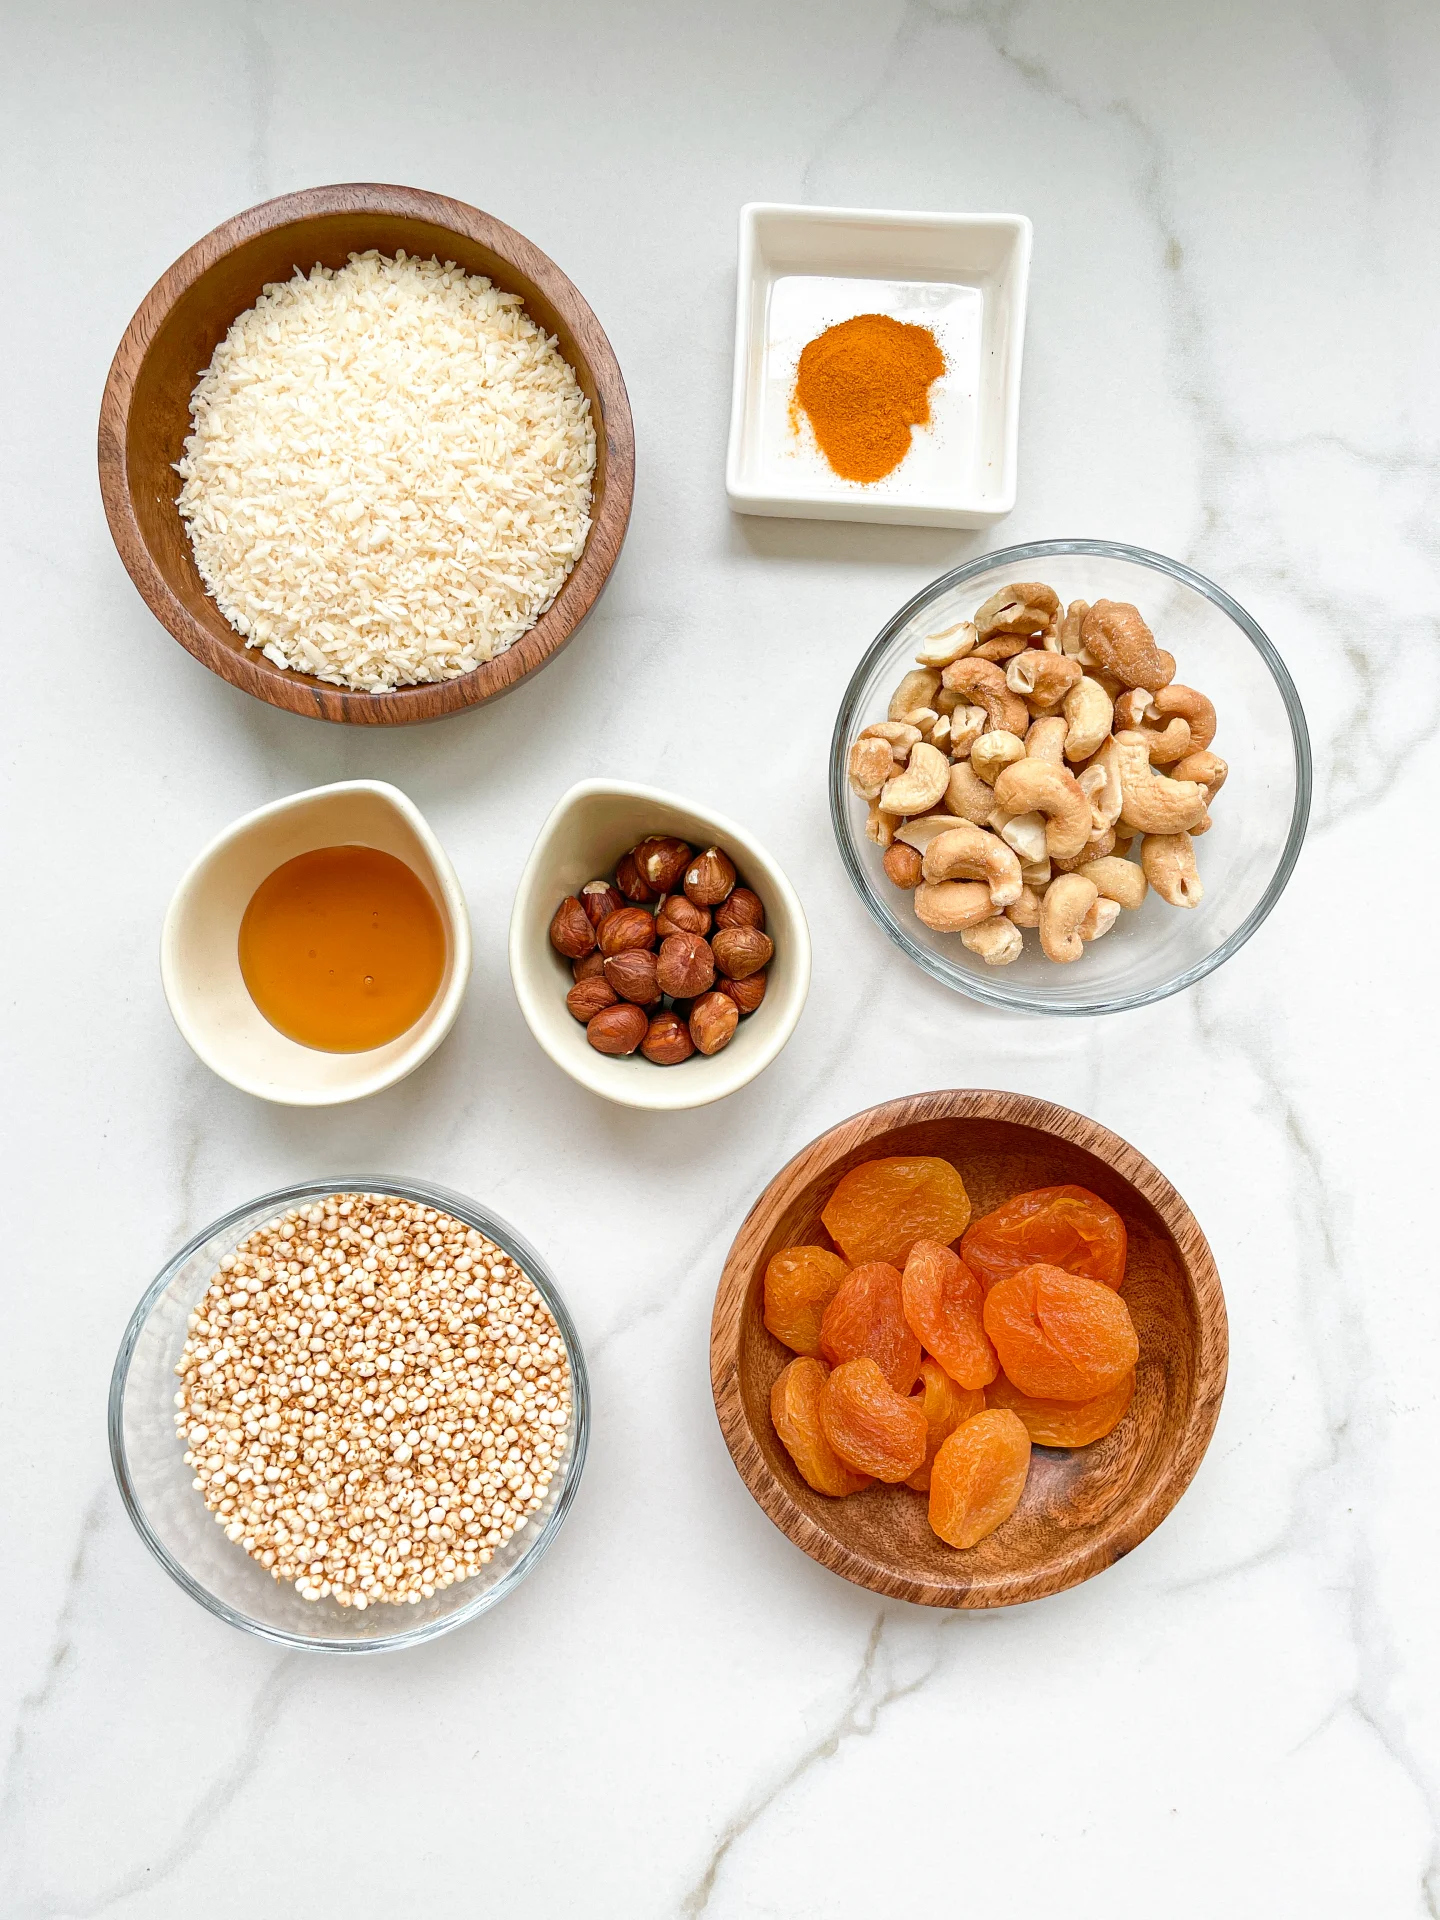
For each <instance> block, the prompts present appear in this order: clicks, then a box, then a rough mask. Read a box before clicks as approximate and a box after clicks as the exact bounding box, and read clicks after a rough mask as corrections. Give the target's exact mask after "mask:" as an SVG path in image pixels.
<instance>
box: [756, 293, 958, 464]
mask: <svg viewBox="0 0 1440 1920" xmlns="http://www.w3.org/2000/svg"><path fill="white" fill-rule="evenodd" d="M944 371H945V356H944V355H943V354H942V353H941V351H940V349H939V347H938V346H937V345H936V343H935V336H934V334H933V333H931V331H930V329H929V328H928V327H916V326H912V325H910V324H909V323H908V322H907V321H904V320H893V319H891V317H890V316H889V315H888V314H884V313H860V314H857V315H856V316H855V318H854V319H853V320H841V321H840V322H839V323H838V324H837V325H835V326H833V327H827V328H826V329H825V331H824V333H822V334H818V335H817V336H816V338H815V339H813V340H812V341H810V343H809V344H808V345H807V346H806V348H805V350H804V352H803V353H802V354H801V355H800V365H799V368H798V370H797V372H796V376H795V397H794V401H793V402H792V404H791V417H792V419H793V418H794V408H795V406H796V405H798V406H800V407H803V408H804V410H805V414H806V417H807V418H808V419H809V422H810V425H811V427H812V428H813V429H814V432H815V438H816V440H817V441H818V442H819V446H820V451H821V452H822V453H823V454H824V456H825V458H826V460H827V461H828V462H829V463H830V466H831V468H832V469H833V471H834V472H835V473H837V474H838V475H839V476H840V478H841V479H842V480H858V481H860V482H861V483H862V484H869V483H870V482H872V481H875V480H883V479H884V478H885V475H886V474H887V473H893V472H894V471H895V469H896V467H898V466H899V464H900V462H901V461H902V460H903V459H904V458H905V456H906V454H907V453H908V452H909V451H910V429H911V427H912V426H921V427H923V426H928V425H929V421H930V386H931V383H932V382H933V381H935V380H938V379H939V378H940V375H941V374H942V373H943V372H944Z"/></svg>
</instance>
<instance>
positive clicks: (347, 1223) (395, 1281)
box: [109, 1178, 590, 1653]
mask: <svg viewBox="0 0 1440 1920" xmlns="http://www.w3.org/2000/svg"><path fill="white" fill-rule="evenodd" d="M589 1427H590V1401H589V1387H588V1383H587V1378H586V1372H585V1361H584V1357H583V1355H582V1353H581V1349H580V1343H579V1340H578V1338H577V1336H576V1332H575V1327H574V1324H573V1322H572V1321H571V1319H570V1315H569V1313H568V1311H567V1310H566V1307H565V1303H564V1301H563V1300H562V1299H561V1297H560V1295H559V1293H558V1291H557V1290H556V1287H555V1283H554V1281H553V1280H552V1278H551V1277H550V1274H549V1273H548V1271H547V1270H546V1268H545V1265H544V1263H543V1261H542V1260H541V1259H540V1257H539V1255H538V1254H537V1253H536V1252H535V1251H534V1249H533V1248H532V1247H530V1246H528V1245H527V1244H526V1242H525V1241H524V1240H523V1239H521V1237H520V1236H519V1234H517V1233H516V1232H515V1230H514V1229H513V1228H512V1227H510V1226H508V1225H507V1224H506V1223H505V1222H504V1221H503V1220H501V1219H499V1218H497V1217H496V1216H495V1215H494V1214H491V1213H489V1212H488V1211H487V1210H486V1209H484V1208H482V1207H478V1206H476V1205H475V1203H474V1202H473V1201H470V1200H467V1199H464V1198H463V1197H462V1196H461V1195H459V1194H455V1193H450V1192H447V1191H445V1190H444V1189H443V1188H439V1187H431V1186H428V1185H420V1184H418V1183H417V1182H415V1181H412V1180H399V1179H373V1178H367V1179H358V1180H328V1181H312V1182H308V1183H307V1184H305V1185H303V1186H295V1187H287V1188H284V1189H282V1190H281V1191H279V1192H276V1193H267V1194H263V1195H261V1196H260V1198H259V1199H257V1200H252V1201H249V1202H248V1203H247V1204H246V1205H244V1206H242V1207H237V1208H235V1210H234V1211H233V1212H231V1213H227V1214H226V1215H225V1216H224V1217H223V1218H222V1219H219V1220H216V1221H215V1222H214V1223H213V1224H212V1225H210V1226H208V1227H206V1228H205V1229H204V1231H203V1232H201V1233H198V1234H196V1235H195V1237H194V1238H193V1239H192V1240H190V1241H189V1242H188V1243H187V1244H186V1245H185V1246H183V1247H182V1248H181V1249H180V1251H179V1252H178V1253H177V1254H176V1255H175V1256H174V1258H173V1259H172V1260H171V1261H169V1262H168V1264H167V1265H166V1266H165V1267H164V1269H163V1270H162V1271H161V1272H160V1273H159V1274H158V1275H157V1276H156V1278H155V1280H154V1281H153V1282H152V1284H151V1285H150V1287H149V1289H148V1290H147V1292H146V1294H145V1297H144V1298H143V1299H142V1300H141V1302H140V1304H139V1306H138V1307H137V1308H136V1309H135V1312H134V1314H133V1315H132V1316H131V1319H130V1324H129V1326H128V1327H127V1328H126V1330H125V1337H124V1339H123V1341H122V1342H121V1345H120V1352H119V1354H118V1356H117V1358H116V1361H115V1370H114V1373H113V1376H112V1378H111V1385H110V1408H109V1431H110V1455H111V1460H112V1463H113V1465H114V1468H115V1476H116V1479H117V1481H118V1482H119V1487H120V1493H121V1497H122V1499H123V1500H124V1502H125V1506H126V1509H127V1511H128V1512H129V1514H130V1517H131V1519H132V1520H133V1521H134V1522H135V1525H136V1527H137V1528H138V1530H139V1532H140V1535H141V1538H142V1539H143V1540H144V1541H145V1543H146V1545H147V1546H148V1547H149V1548H150V1550H151V1552H152V1553H153V1554H154V1555H155V1557H156V1559H157V1560H159V1562H160V1564H161V1566H163V1567H164V1569H165V1571H166V1572H167V1573H168V1574H169V1575H170V1576H171V1578H172V1579H173V1580H175V1581H176V1582H177V1583H178V1584H179V1585H180V1586H182V1587H183V1588H184V1589H185V1591H186V1592H187V1593H188V1594H190V1595H191V1596H192V1597H193V1598H194V1599H196V1600H198V1601H199V1602H200V1604H201V1605H202V1606H204V1607H207V1608H208V1609H209V1610H210V1611H211V1612H212V1613H215V1614H218V1615H219V1617H220V1618H221V1619H222V1620H228V1621H229V1622H230V1624H231V1625H232V1626H236V1627H240V1628H243V1629H244V1630H245V1631H247V1632H250V1633H255V1634H259V1635H260V1636H261V1637H262V1638H263V1639H267V1640H273V1641H277V1642H279V1643H281V1644H282V1645H285V1646H293V1647H304V1648H309V1649H313V1650H316V1651H319V1652H326V1653H382V1652H387V1651H389V1650H391V1649H393V1648H397V1647H406V1646H414V1645H417V1644H418V1643H419V1642H421V1641H424V1640H432V1639H434V1638H435V1637H436V1636H437V1635H439V1634H442V1633H448V1632H449V1631H450V1630H451V1629H452V1628H454V1627H458V1626H461V1625H463V1624H464V1622H466V1621H467V1620H472V1619H474V1617H475V1616H476V1615H477V1614H480V1613H483V1612H484V1611H485V1610H486V1608H488V1607H492V1606H494V1605H495V1603H496V1602H497V1601H498V1600H501V1599H503V1598H504V1596H505V1595H506V1594H507V1593H509V1592H510V1591H511V1589H512V1588H514V1587H515V1586H517V1585H518V1584H519V1582H520V1581H521V1580H523V1579H524V1578H525V1576H526V1574H528V1573H529V1572H530V1571H531V1570H532V1569H533V1568H534V1566H535V1565H536V1563H537V1561H538V1560H539V1559H540V1556H541V1555H542V1554H543V1553H544V1551H545V1549H546V1548H547V1546H548V1545H549V1544H550V1542H551V1540H553V1538H554V1536H555V1534H556V1532H557V1530H558V1529H559V1526H560V1524H561V1522H562V1521H563V1520H564V1518H565V1515H566V1513H567V1511H568V1510H569V1507H570V1504H571V1502H572V1500H573V1499H574V1496H575V1491H576V1488H577V1486H578V1484H579V1480H580V1474H581V1470H582V1468H583V1466H584V1461H585V1449H586V1443H587V1439H588V1436H589Z"/></svg>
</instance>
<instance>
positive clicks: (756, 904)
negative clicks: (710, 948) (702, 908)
mask: <svg viewBox="0 0 1440 1920" xmlns="http://www.w3.org/2000/svg"><path fill="white" fill-rule="evenodd" d="M715 924H716V926H717V927H758V928H759V929H760V931H761V933H763V932H764V931H765V909H764V907H763V906H762V905H761V904H760V896H759V894H758V893H752V892H751V891H750V889H749V887H736V889H735V891H734V892H733V893H732V894H731V895H730V897H729V899H728V900H722V901H721V903H720V905H719V906H718V907H717V908H716V909H715Z"/></svg>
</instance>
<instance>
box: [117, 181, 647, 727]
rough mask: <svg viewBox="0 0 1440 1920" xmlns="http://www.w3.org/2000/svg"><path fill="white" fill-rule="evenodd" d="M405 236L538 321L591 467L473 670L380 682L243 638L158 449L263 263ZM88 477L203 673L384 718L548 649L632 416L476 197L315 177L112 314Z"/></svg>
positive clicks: (619, 521)
mask: <svg viewBox="0 0 1440 1920" xmlns="http://www.w3.org/2000/svg"><path fill="white" fill-rule="evenodd" d="M370 247H377V248H379V250H380V251H381V252H382V253H387V254H393V253H394V252H395V251H396V249H397V248H399V247H403V248H404V249H405V251H406V253H410V254H416V255H418V256H419V257H420V258H422V259H429V258H430V256H431V255H432V254H433V255H436V256H438V258H439V259H441V260H454V261H456V262H457V263H458V264H459V265H460V266H462V267H464V268H465V269H466V271H467V272H470V273H483V274H486V275H487V276H488V277H489V278H490V279H491V280H492V281H493V282H494V283H495V285H496V286H497V287H502V288H504V289H505V291H506V292H509V293H518V294H519V295H520V296H521V298H522V299H523V301H524V303H525V310H526V312H527V313H528V314H529V315H530V318H531V319H532V320H534V321H535V323H536V324H537V325H538V326H541V327H543V328H544V329H545V331H546V332H547V333H549V334H552V335H554V337H555V338H556V339H557V340H558V342H559V345H560V351H561V353H562V354H563V355H564V356H565V358H566V360H568V361H569V363H570V365H571V367H572V368H573V369H574V371H575V377H576V379H577V380H578V381H579V383H580V386H581V388H582V390H583V391H584V392H585V394H586V395H587V396H588V398H589V401H590V406H591V412H592V416H593V418H594V421H595V440H596V446H595V456H596V457H595V479H594V492H593V497H592V502H591V515H590V518H591V526H590V533H589V537H588V538H587V540H586V542H585V550H584V552H583V553H582V554H581V556H580V559H579V561H578V563H577V564H576V566H575V569H574V571H573V572H572V573H571V574H570V576H569V578H568V579H567V580H566V582H565V584H564V586H563V587H562V588H561V589H560V592H559V593H558V594H557V596H556V598H555V601H554V604H553V605H552V606H551V607H550V608H549V610H548V611H547V612H546V613H544V614H542V616H541V617H540V619H539V620H538V621H537V622H536V624H535V625H534V626H533V627H532V628H531V629H530V631H529V632H528V633H526V634H523V635H522V636H521V637H520V639H518V640H517V641H516V642H515V644H514V645H513V646H512V647H510V648H508V649H507V650H506V651H505V652H504V653H502V654H499V655H498V656H497V657H496V658H495V659H494V660H490V661H487V662H486V663H485V665H484V666H481V667H477V668H476V669H475V671H474V672H473V673H467V674H461V675H460V676H458V677H457V678H456V679H454V680H442V681H438V682H433V683H428V684H426V685H423V686H414V687H397V688H395V689H394V690H393V691H392V692H389V693H362V692H355V691H352V690H351V689H349V688H345V687H333V686H330V685H328V684H326V683H325V682H323V681H321V680H317V679H315V678H314V677H313V676H312V675H310V674H305V673H296V672H293V671H291V670H288V669H286V668H283V667H276V666H274V665H272V664H271V662H270V661H269V660H267V659H266V658H265V656H264V654H263V653H262V652H261V651H260V650H259V649H258V648H247V647H246V646H245V643H244V642H243V640H242V639H241V637H240V635H239V634H238V633H236V632H235V630H234V629H233V627H231V625H230V624H229V622H228V621H227V620H226V618H225V616H224V615H223V614H222V613H221V611H220V609H219V608H218V607H217V606H216V604H215V602H214V601H213V600H212V599H210V597H209V596H208V595H207V593H206V592H205V587H204V583H203V582H202V581H201V578H200V575H199V573H198V571H197V570H196V566H195V561H194V557H193V555H192V553H191V551H190V541H189V539H188V537H187V535H186V532H185V527H184V524H183V522H182V521H181V519H180V516H179V514H178V513H177V512H176V510H175V500H176V497H177V495H178V494H179V491H180V482H179V479H178V476H177V475H176V474H175V472H174V470H173V469H174V464H175V462H176V461H177V460H178V459H179V458H180V455H181V453H182V451H183V449H184V442H185V437H186V435H187V434H188V433H189V431H190V395H191V393H192V392H193V391H194V388H195V382H196V381H197V380H198V379H199V377H200V374H201V373H202V372H203V370H204V369H205V367H206V366H208V365H209V362H210V356H211V354H212V353H213V352H214V351H215V348H216V346H217V345H218V344H219V342H220V341H221V340H223V339H224V337H225V334H226V333H227V331H228V330H229V327H230V323H231V322H232V321H233V320H234V319H235V317H236V316H237V315H238V314H241V313H243V312H244V311H245V310H246V308H247V307H251V306H253V305H254V304H255V301H256V300H257V299H258V297H259V295H260V291H261V289H262V288H263V287H264V286H265V285H266V284H267V283H268V282H269V281H272V280H288V279H289V278H290V275H291V273H292V272H293V271H294V269H295V268H296V267H297V266H299V267H302V268H303V269H304V270H306V271H307V272H308V271H309V269H310V268H311V267H312V266H313V265H314V264H315V262H316V261H317V260H318V261H321V262H322V263H323V264H324V265H326V266H328V267H342V266H344V264H345V262H346V260H347V259H348V258H349V256H350V255H351V254H352V253H357V252H364V251H365V250H366V249H367V248H370ZM99 453H100V491H101V493H102V494H103V496H104V500H105V514H106V517H107V519H108V520H109V522H110V532H111V535H112V536H113V538H114V541H115V545H116V547H117V548H118V549H119V552H120V558H121V559H122V560H123V561H124V563H125V566H126V569H127V571H128V572H129V575H130V578H131V579H132V580H133V581H134V582H135V585H136V586H137V587H138V588H139V589H140V592H141V594H142V596H143V597H144V599H145V602H146V604H147V605H148V606H149V608H150V611H151V612H152V613H153V614H154V615H155V617H156V619H157V620H159V621H161V622H162V624H163V625H165V626H166V627H168V628H169V629H170V632H171V633H172V634H174V636H175V638H176V639H177V640H178V641H179V642H180V644H181V646H182V647H186V648H188V649H189V651H190V652H191V653H193V654H194V655H195V658H196V659H197V660H200V661H203V662H204V664H205V665H206V666H207V667H209V668H210V670H211V671H212V672H213V673H218V674H220V675H221V676H222V677H223V678H224V679H226V680H229V681H230V682H231V683H232V684H233V685H234V686H237V687H243V688H244V689H245V691H246V692H247V693H253V694H256V695H257V696H258V697H259V698H260V699H261V700H268V701H269V702H270V703H271V705H272V706H277V707H285V708H288V710H289V711H290V712H291V713H301V714H305V715H307V716H309V717H310V718H312V719H320V720H349V721H355V722H358V723H359V724H360V725H362V726H396V725H400V724H402V723H404V722H406V721H410V720H434V719H438V718H439V716H440V715H442V714H446V713H457V712H459V710H460V709H461V708H462V707H470V706H475V705H478V704H479V703H480V702H481V701H484V700H493V699H494V698H495V697H496V696H497V695H498V694H502V693H508V692H509V690H510V688H511V687H513V686H515V685H516V684H517V683H518V682H519V681H521V680H523V679H524V678H525V676H526V675H527V674H530V673H534V672H535V670H536V668H537V667H543V666H544V665H545V663H546V661H547V660H549V659H550V658H551V657H552V656H553V655H554V654H556V653H558V652H559V651H560V649H561V647H563V646H564V645H565V643H566V641H567V640H568V639H569V638H570V636H571V635H572V634H573V633H574V632H575V630H576V628H577V627H578V626H579V625H580V623H581V621H582V620H584V618H585V616H586V615H587V614H588V613H589V611H590V609H591V608H592V607H593V606H594V604H595V602H596V600H597V599H598V598H599V595H600V591H601V589H602V588H603V587H604V585H605V582H606V580H607V579H608V577H609V574H610V569H611V568H612V567H613V566H614V564H615V561H616V558H617V557H618V555H619V552H620V548H621V545H622V543H623V541H624V539H625V529H626V527H627V525H628V524H629V520H630V503H631V498H632V496H633V494H634V489H635V432H634V426H633V423H632V421H631V418H630V402H629V399H628V397H627V396H626V392H625V382H624V381H623V380H622V378H621V377H620V368H619V366H618V364H617V362H616V359H615V355H614V353H613V352H612V351H611V348H610V342H609V341H608V340H607V339H606V338H605V333H604V330H603V329H602V327H601V325H600V322H599V321H598V320H597V319H596V318H595V315H594V314H593V313H592V312H591V311H590V308H589V307H588V306H587V305H586V303H585V301H584V300H583V299H582V298H581V296H580V294H579V293H578V292H577V290H576V289H575V288H574V287H573V286H572V285H571V283H570V282H569V280H567V279H566V277H565V275H564V274H563V273H562V272H561V271H560V269H559V268H558V267H557V266H556V265H555V263H554V261H553V260H548V259H547V258H546V257H545V255H544V254H543V253H541V252H540V250H539V248H538V247H534V246H532V245H531V244H530V242H529V241H528V240H526V239H525V238H524V236H523V235H521V234H518V233H516V232H515V231H514V229H513V228H511V227H507V226H504V225H502V224H501V222H500V221H498V220H494V219H492V218H491V216H490V215H489V214H488V213H481V212H479V211H478V209H477V208H475V207H467V206H466V205H465V203H464V202H463V201H461V200H447V199H445V198H443V197H442V196H441V195H440V194H437V193H421V192H418V191H417V190H416V189H415V188H413V187H386V186H371V185H355V186H336V187H315V188H312V189H310V190H309V191H307V192H305V193H291V194H286V195H285V196H284V197H283V198H282V199H279V200H267V201H266V202H265V204H264V205H263V206H259V207H251V208H250V209H249V211H248V212H245V213H241V214H237V215H236V217H235V218H234V219H233V220H227V221H226V222H225V224H224V225H223V226H220V227H217V228H216V229H215V231H214V232H213V233H208V234H206V236H205V238H204V239H203V240H201V241H200V242H199V243H198V244H197V245H196V246H193V247H191V249H190V251H189V252H188V253H186V254H182V255H181V257H180V259H178V260H177V261H176V262H175V264H174V266H173V267H171V268H170V270H169V271H168V272H167V273H165V274H162V275H161V277H160V279H159V280H158V281H157V282H156V283H155V285H154V286H153V287H152V288H151V289H150V292H149V293H148V294H147V295H146V296H145V298H144V300H143V301H142V302H141V305H140V310H139V312H138V313H137V314H136V315H135V318H134V319H133V320H132V321H131V322H130V325H129V327H128V328H127V329H126V331H125V337H124V339H123V340H122V341H121V342H120V345H119V348H118V350H117V351H116V354H115V360H114V363H113V365H112V366H111V368H110V377H109V379H108V380H107V381H106V383H105V397H104V399H103V401H102V402H101V407H100V447H99Z"/></svg>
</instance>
